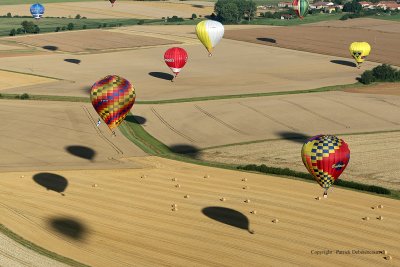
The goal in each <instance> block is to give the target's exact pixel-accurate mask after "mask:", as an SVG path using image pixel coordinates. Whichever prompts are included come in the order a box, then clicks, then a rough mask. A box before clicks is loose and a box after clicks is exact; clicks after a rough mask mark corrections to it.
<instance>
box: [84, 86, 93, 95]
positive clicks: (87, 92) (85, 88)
mask: <svg viewBox="0 0 400 267" xmlns="http://www.w3.org/2000/svg"><path fill="white" fill-rule="evenodd" d="M81 91H82V92H84V93H85V94H88V95H90V92H91V91H92V86H84V87H82V88H81Z"/></svg>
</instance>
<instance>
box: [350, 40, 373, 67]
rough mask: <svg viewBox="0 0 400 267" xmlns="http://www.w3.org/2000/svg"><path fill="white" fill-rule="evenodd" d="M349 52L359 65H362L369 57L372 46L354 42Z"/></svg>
mask: <svg viewBox="0 0 400 267" xmlns="http://www.w3.org/2000/svg"><path fill="white" fill-rule="evenodd" d="M349 50H350V54H351V56H352V57H353V58H354V59H355V61H356V62H357V64H361V63H363V62H364V60H365V58H366V57H367V56H369V53H370V52H371V46H370V45H369V44H368V43H367V42H354V43H351V45H350V47H349Z"/></svg>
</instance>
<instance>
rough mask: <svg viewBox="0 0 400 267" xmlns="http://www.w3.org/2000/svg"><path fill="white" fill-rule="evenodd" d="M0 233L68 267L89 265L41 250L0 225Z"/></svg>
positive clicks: (86, 266)
mask: <svg viewBox="0 0 400 267" xmlns="http://www.w3.org/2000/svg"><path fill="white" fill-rule="evenodd" d="M0 232H1V233H3V234H4V235H6V236H8V237H9V238H11V239H12V240H14V241H15V242H17V243H19V244H21V245H23V246H24V247H26V248H28V249H30V250H33V251H35V252H37V253H39V254H41V255H43V256H46V257H48V258H50V259H53V260H56V261H59V262H62V263H65V264H67V265H69V266H74V267H88V266H89V265H86V264H83V263H80V262H77V261H75V260H73V259H70V258H67V257H64V256H61V255H58V254H57V253H54V252H51V251H49V250H47V249H45V248H42V247H40V246H38V245H35V244H34V243H32V242H30V241H28V240H26V239H24V238H22V237H21V236H19V235H17V234H16V233H14V232H12V231H10V230H9V229H8V228H7V227H5V226H4V225H3V224H0Z"/></svg>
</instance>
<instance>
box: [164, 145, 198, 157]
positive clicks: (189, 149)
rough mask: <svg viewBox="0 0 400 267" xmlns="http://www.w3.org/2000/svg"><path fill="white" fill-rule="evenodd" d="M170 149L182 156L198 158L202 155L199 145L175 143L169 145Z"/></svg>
mask: <svg viewBox="0 0 400 267" xmlns="http://www.w3.org/2000/svg"><path fill="white" fill-rule="evenodd" d="M169 150H170V151H171V152H173V153H175V154H179V155H181V156H185V157H189V158H193V159H197V158H199V157H200V155H201V152H200V149H199V148H198V147H195V146H192V145H188V144H175V145H171V146H169Z"/></svg>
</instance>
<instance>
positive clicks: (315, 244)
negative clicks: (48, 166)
mask: <svg viewBox="0 0 400 267" xmlns="http://www.w3.org/2000/svg"><path fill="white" fill-rule="evenodd" d="M133 161H135V162H137V163H139V164H143V165H151V166H149V167H147V168H144V169H136V170H118V171H117V170H113V171H105V170H85V171H82V170H81V171H55V172H54V173H53V175H57V176H59V177H61V178H58V179H65V180H67V181H68V182H69V183H68V187H67V188H66V190H65V196H62V195H60V194H58V193H57V192H53V191H47V190H46V189H45V188H44V187H43V184H41V183H40V181H39V182H38V179H37V178H38V176H43V173H38V172H23V173H22V172H10V173H2V174H0V175H1V180H0V181H1V185H2V187H1V189H0V190H1V194H0V203H1V204H0V207H1V208H0V215H1V218H2V223H3V224H4V225H5V226H7V227H9V228H10V229H11V230H12V231H14V232H16V233H17V234H19V235H21V236H23V237H24V238H26V239H28V240H30V241H32V242H34V243H36V244H37V245H40V246H42V247H44V248H47V249H50V250H52V251H54V252H56V253H59V254H62V255H64V256H67V257H70V258H73V259H75V260H78V261H80V262H83V263H86V264H89V265H92V266H116V265H117V266H132V265H138V266H155V265H160V264H162V265H163V266H194V265H198V266H200V265H201V266H234V265H235V266H266V265H271V266H272V265H273V266H277V265H283V266H289V265H302V266H320V265H321V264H323V265H324V266H350V265H351V266H365V265H371V266H394V265H397V261H398V258H399V257H400V251H399V250H398V240H399V238H400V233H399V231H398V222H399V220H400V207H399V205H398V202H397V201H395V200H391V199H386V198H381V197H376V196H372V195H367V194H361V193H357V192H353V191H349V190H343V189H338V188H335V189H334V190H332V192H331V193H330V196H329V198H328V199H323V200H316V199H315V198H316V197H317V196H318V195H319V194H320V193H321V190H320V188H319V186H318V185H316V184H313V183H304V182H300V181H295V180H289V179H284V178H279V177H270V176H263V175H257V174H250V173H240V172H235V171H228V170H221V169H213V168H209V167H200V166H193V165H189V164H185V163H179V162H175V161H171V160H166V159H161V158H156V157H148V158H136V159H133ZM111 173H112V175H110V174H111ZM21 174H24V175H25V176H24V178H19V177H20V175H21ZM207 175H208V176H207ZM204 177H208V178H204ZM243 178H246V181H244V180H243ZM93 184H96V186H93ZM177 184H179V185H180V187H177V186H176V185H177ZM245 201H246V202H245ZM378 205H383V206H382V207H383V208H375V209H371V207H376V206H378ZM366 217H368V218H369V220H367V219H365V218H366ZM363 218H364V219H363ZM377 218H380V219H377ZM328 250H331V251H332V254H331V255H321V254H320V255H317V254H315V253H316V251H319V253H321V251H328ZM347 250H349V251H350V254H349V255H343V254H339V253H340V251H347ZM353 250H354V252H353ZM359 251H367V253H368V252H369V253H374V254H361V253H362V252H359ZM384 251H386V253H387V255H385V254H383V253H384ZM353 253H354V254H353ZM388 256H391V257H392V260H385V257H388Z"/></svg>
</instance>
